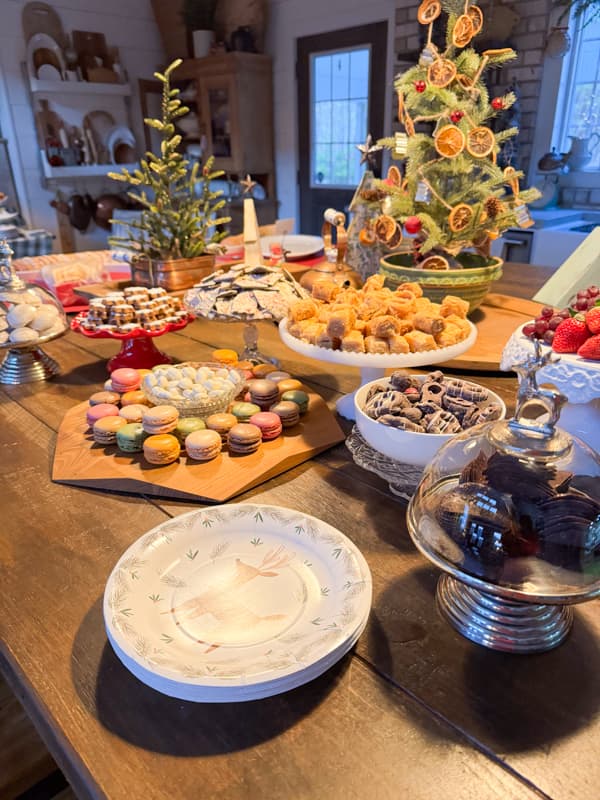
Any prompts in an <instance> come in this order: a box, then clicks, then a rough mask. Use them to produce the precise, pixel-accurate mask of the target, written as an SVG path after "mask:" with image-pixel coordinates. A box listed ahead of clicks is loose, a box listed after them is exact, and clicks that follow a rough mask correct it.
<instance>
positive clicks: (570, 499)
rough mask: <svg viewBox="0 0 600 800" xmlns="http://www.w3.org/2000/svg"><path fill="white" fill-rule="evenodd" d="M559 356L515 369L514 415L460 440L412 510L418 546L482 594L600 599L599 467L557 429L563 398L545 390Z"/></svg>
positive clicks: (442, 456) (441, 458)
mask: <svg viewBox="0 0 600 800" xmlns="http://www.w3.org/2000/svg"><path fill="white" fill-rule="evenodd" d="M551 358H552V354H551V353H548V354H547V355H544V356H542V355H541V349H540V347H539V343H537V347H536V353H535V356H533V357H531V358H529V359H528V360H527V362H526V363H524V364H522V365H519V366H517V367H515V369H516V371H518V372H519V374H520V377H521V382H520V388H519V393H518V398H517V408H516V412H515V416H514V417H513V418H512V419H511V420H508V421H500V422H491V423H485V424H483V425H479V426H477V427H476V428H472V429H470V430H469V431H466V432H464V433H462V434H459V435H457V436H454V437H453V438H452V439H451V440H450V441H449V442H448V443H447V444H445V445H444V446H443V447H442V448H441V449H440V450H439V451H438V453H437V454H436V456H435V458H434V459H433V461H432V462H431V464H430V465H429V466H428V467H427V469H426V470H425V472H424V475H423V478H422V480H421V483H420V484H419V487H418V489H417V491H416V493H415V495H414V496H413V498H412V500H411V502H410V505H409V509H408V526H409V531H410V534H411V536H412V538H413V541H414V543H415V544H416V546H417V547H418V548H419V550H421V552H422V553H423V554H424V555H426V556H427V557H428V558H429V559H430V560H431V561H432V562H433V563H435V564H436V565H437V566H438V567H440V568H441V569H442V570H444V571H445V572H447V573H449V574H450V575H451V576H453V577H454V578H457V579H458V580H459V581H461V582H462V583H464V584H467V585H468V586H471V587H473V588H474V589H476V590H479V591H481V592H486V593H490V594H491V595H494V596H496V597H498V596H499V597H502V598H504V599H506V600H509V601H516V602H526V603H549V604H567V603H569V604H570V603H577V602H581V601H583V600H586V599H588V598H591V597H594V596H596V595H599V594H600V459H599V457H598V455H597V454H596V453H595V452H594V451H593V450H592V449H591V448H589V447H588V446H587V445H586V444H585V443H584V442H582V441H581V440H579V439H577V438H575V437H571V436H570V435H569V434H567V433H566V432H565V431H563V430H561V429H560V428H558V427H556V422H557V421H558V418H559V414H560V409H561V407H562V405H563V404H564V402H565V398H564V396H563V395H561V394H560V393H558V392H557V391H555V390H554V389H550V388H544V387H538V385H537V380H536V373H537V371H538V370H539V369H541V368H542V367H543V366H545V365H546V364H547V363H548V360H549V359H551Z"/></svg>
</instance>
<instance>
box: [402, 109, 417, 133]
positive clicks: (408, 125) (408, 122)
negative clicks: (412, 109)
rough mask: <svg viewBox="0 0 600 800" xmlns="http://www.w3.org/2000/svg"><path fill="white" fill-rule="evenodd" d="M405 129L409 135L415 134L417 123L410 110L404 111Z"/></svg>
mask: <svg viewBox="0 0 600 800" xmlns="http://www.w3.org/2000/svg"><path fill="white" fill-rule="evenodd" d="M404 130H405V131H406V132H407V133H408V135H409V136H414V135H415V123H414V122H413V121H412V117H411V115H410V114H409V113H408V111H405V112H404Z"/></svg>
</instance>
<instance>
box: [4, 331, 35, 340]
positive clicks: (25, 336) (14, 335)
mask: <svg viewBox="0 0 600 800" xmlns="http://www.w3.org/2000/svg"><path fill="white" fill-rule="evenodd" d="M8 338H9V339H10V341H11V342H33V341H35V340H36V339H39V338H40V336H39V334H38V332H37V331H32V330H31V328H15V329H14V330H13V331H12V332H11V334H10V336H9V337H8Z"/></svg>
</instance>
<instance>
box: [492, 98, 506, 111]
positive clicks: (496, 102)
mask: <svg viewBox="0 0 600 800" xmlns="http://www.w3.org/2000/svg"><path fill="white" fill-rule="evenodd" d="M492 108H493V109H495V110H496V111H502V109H503V108H504V100H503V99H502V98H501V97H494V99H493V100H492Z"/></svg>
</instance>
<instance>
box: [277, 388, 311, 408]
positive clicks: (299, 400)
mask: <svg viewBox="0 0 600 800" xmlns="http://www.w3.org/2000/svg"><path fill="white" fill-rule="evenodd" d="M281 399H282V400H290V401H291V402H292V403H296V405H297V406H298V408H299V409H300V413H301V414H306V412H307V411H308V395H307V394H306V392H302V391H300V389H293V390H292V391H291V392H284V393H283V394H282V395H281Z"/></svg>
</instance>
